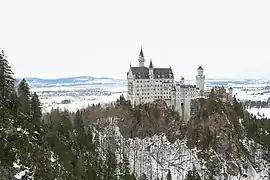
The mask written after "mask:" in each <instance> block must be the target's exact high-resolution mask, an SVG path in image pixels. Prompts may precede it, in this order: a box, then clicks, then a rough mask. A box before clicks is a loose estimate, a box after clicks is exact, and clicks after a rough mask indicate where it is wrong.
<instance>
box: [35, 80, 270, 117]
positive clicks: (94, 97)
mask: <svg viewBox="0 0 270 180" xmlns="http://www.w3.org/2000/svg"><path fill="white" fill-rule="evenodd" d="M226 81H228V80H212V81H207V82H206V89H210V88H211V87H213V86H215V85H216V84H218V85H219V83H224V82H226ZM237 81H238V83H237V84H234V83H231V82H229V83H227V84H226V85H225V87H233V92H234V95H235V96H236V98H237V99H239V100H241V101H248V100H251V101H267V100H268V98H270V90H266V87H267V86H269V85H270V84H269V82H268V81H254V82H253V81H250V80H249V81H248V83H247V82H246V81H244V80H237ZM239 81H240V83H239ZM100 83H101V84H85V85H77V84H76V83H75V84H74V85H72V84H69V86H62V85H61V84H59V85H57V86H55V87H44V86H42V87H34V88H32V89H31V91H35V92H37V93H38V95H39V96H40V99H41V102H42V105H43V111H44V112H46V111H50V110H51V109H52V108H60V109H68V110H70V111H76V110H77V109H80V108H82V107H86V106H88V105H92V104H98V103H101V104H102V103H110V102H113V101H116V100H117V98H119V96H120V95H121V94H123V95H124V96H126V92H127V87H126V85H125V83H123V82H119V83H118V82H117V83H108V82H107V81H102V80H101V81H100ZM102 83H103V84H102ZM186 83H188V84H195V81H187V82H186ZM215 83H216V84H215ZM241 83H242V84H241ZM66 100H68V101H69V103H64V102H63V101H66ZM248 111H249V112H250V113H253V114H254V115H258V113H259V115H260V116H262V115H263V114H264V115H265V117H268V118H270V108H261V109H257V108H251V109H248ZM260 116H257V117H258V118H260Z"/></svg>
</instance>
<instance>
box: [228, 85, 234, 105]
mask: <svg viewBox="0 0 270 180" xmlns="http://www.w3.org/2000/svg"><path fill="white" fill-rule="evenodd" d="M228 98H229V101H230V103H232V102H233V88H232V87H230V88H229V89H228Z"/></svg>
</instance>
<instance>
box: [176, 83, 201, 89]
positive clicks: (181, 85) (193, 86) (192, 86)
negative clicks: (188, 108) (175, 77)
mask: <svg viewBox="0 0 270 180" xmlns="http://www.w3.org/2000/svg"><path fill="white" fill-rule="evenodd" d="M176 86H180V87H181V88H196V85H192V84H179V83H177V84H176Z"/></svg>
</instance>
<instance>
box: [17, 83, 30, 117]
mask: <svg viewBox="0 0 270 180" xmlns="http://www.w3.org/2000/svg"><path fill="white" fill-rule="evenodd" d="M17 92H18V98H19V102H20V110H21V112H23V113H24V114H30V88H29V85H28V83H27V82H26V80H25V79H22V81H21V82H20V84H19V85H18V90H17Z"/></svg>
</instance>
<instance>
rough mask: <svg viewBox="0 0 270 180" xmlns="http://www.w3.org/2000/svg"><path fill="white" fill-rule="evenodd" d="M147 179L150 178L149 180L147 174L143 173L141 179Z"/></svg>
mask: <svg viewBox="0 0 270 180" xmlns="http://www.w3.org/2000/svg"><path fill="white" fill-rule="evenodd" d="M147 179H148V178H147V176H146V174H145V173H143V174H142V176H141V177H140V180H147Z"/></svg>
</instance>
